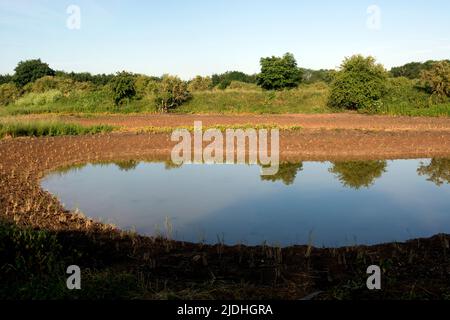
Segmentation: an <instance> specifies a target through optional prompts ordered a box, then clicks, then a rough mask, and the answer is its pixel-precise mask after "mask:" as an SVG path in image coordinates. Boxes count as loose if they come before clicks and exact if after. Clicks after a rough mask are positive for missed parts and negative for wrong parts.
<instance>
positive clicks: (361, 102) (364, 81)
mask: <svg viewBox="0 0 450 320" xmlns="http://www.w3.org/2000/svg"><path fill="white" fill-rule="evenodd" d="M386 82H387V72H386V71H385V69H384V67H383V66H382V65H381V64H376V63H375V59H374V58H373V57H363V56H361V55H355V56H352V57H350V58H346V59H345V60H344V62H343V63H342V66H341V69H340V70H339V71H338V72H337V73H336V75H335V79H334V81H333V83H332V84H331V92H330V97H329V100H328V104H329V106H331V107H336V108H344V109H350V110H358V109H371V108H373V106H374V105H376V104H379V102H380V99H381V98H382V97H383V96H384V94H385V93H386V90H387V88H386Z"/></svg>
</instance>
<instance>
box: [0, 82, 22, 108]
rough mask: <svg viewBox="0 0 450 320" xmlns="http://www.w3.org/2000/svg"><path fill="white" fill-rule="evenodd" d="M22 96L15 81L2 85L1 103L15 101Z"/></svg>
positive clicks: (0, 91) (0, 88)
mask: <svg viewBox="0 0 450 320" xmlns="http://www.w3.org/2000/svg"><path fill="white" fill-rule="evenodd" d="M19 96H20V90H19V88H17V86H16V85H15V84H13V83H5V84H2V85H0V105H3V106H6V105H8V104H10V103H13V102H14V101H15V100H16V99H17V98H18V97H19Z"/></svg>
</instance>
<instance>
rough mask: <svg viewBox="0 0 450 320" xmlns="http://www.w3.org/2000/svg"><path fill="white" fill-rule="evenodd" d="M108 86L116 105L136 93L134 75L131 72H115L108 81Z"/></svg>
mask: <svg viewBox="0 0 450 320" xmlns="http://www.w3.org/2000/svg"><path fill="white" fill-rule="evenodd" d="M110 86H111V90H112V92H113V99H114V104H115V105H116V106H119V105H121V104H123V103H124V102H125V101H129V100H130V99H132V98H133V97H134V96H135V95H136V88H135V86H134V77H133V75H132V74H131V73H128V72H125V71H122V72H119V73H117V74H116V75H115V77H114V78H112V80H111V81H110Z"/></svg>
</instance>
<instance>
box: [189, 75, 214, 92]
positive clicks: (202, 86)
mask: <svg viewBox="0 0 450 320" xmlns="http://www.w3.org/2000/svg"><path fill="white" fill-rule="evenodd" d="M211 88H212V80H211V77H202V76H196V77H195V78H194V79H192V80H191V81H189V85H188V89H189V91H206V90H209V89H211Z"/></svg>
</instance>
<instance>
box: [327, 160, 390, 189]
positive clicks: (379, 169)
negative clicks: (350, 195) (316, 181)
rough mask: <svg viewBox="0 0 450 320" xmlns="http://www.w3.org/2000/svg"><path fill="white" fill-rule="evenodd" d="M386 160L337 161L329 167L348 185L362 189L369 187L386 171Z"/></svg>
mask: <svg viewBox="0 0 450 320" xmlns="http://www.w3.org/2000/svg"><path fill="white" fill-rule="evenodd" d="M386 166H387V163H386V161H350V162H335V163H333V167H332V168H330V169H329V171H330V172H331V173H334V174H335V175H336V176H337V178H338V179H339V181H340V182H341V183H342V184H343V185H344V186H346V187H350V188H353V189H360V188H362V187H365V188H369V187H370V186H371V185H372V184H373V183H374V181H375V179H377V178H379V177H381V175H382V174H383V173H384V172H386Z"/></svg>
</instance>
